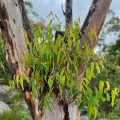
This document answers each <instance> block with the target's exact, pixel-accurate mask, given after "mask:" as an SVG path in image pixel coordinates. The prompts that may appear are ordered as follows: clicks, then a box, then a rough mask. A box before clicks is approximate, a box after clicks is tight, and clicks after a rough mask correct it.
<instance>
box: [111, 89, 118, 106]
mask: <svg viewBox="0 0 120 120" xmlns="http://www.w3.org/2000/svg"><path fill="white" fill-rule="evenodd" d="M118 92H119V90H118V89H117V88H115V89H113V90H112V92H111V95H112V101H111V105H112V107H113V106H114V103H115V97H116V95H117V94H118Z"/></svg>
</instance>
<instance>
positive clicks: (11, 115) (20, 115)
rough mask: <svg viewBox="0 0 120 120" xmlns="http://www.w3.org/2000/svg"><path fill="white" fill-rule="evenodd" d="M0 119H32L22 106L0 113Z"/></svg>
mask: <svg viewBox="0 0 120 120" xmlns="http://www.w3.org/2000/svg"><path fill="white" fill-rule="evenodd" d="M0 120H32V118H31V117H30V115H29V114H28V113H27V112H26V111H25V110H24V109H23V108H21V107H17V108H15V109H13V110H12V111H10V112H4V113H3V114H2V115H0Z"/></svg>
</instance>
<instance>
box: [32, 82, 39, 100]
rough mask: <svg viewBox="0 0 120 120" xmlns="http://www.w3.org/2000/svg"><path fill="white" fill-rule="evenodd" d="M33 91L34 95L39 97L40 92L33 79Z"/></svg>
mask: <svg viewBox="0 0 120 120" xmlns="http://www.w3.org/2000/svg"><path fill="white" fill-rule="evenodd" d="M32 92H33V95H34V96H35V97H36V98H38V92H37V88H36V85H35V82H34V81H32Z"/></svg>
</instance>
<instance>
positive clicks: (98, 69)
mask: <svg viewBox="0 0 120 120" xmlns="http://www.w3.org/2000/svg"><path fill="white" fill-rule="evenodd" d="M95 64H96V69H97V72H98V73H100V67H99V65H98V63H97V62H95Z"/></svg>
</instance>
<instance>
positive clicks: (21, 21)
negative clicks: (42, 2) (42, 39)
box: [0, 0, 111, 120]
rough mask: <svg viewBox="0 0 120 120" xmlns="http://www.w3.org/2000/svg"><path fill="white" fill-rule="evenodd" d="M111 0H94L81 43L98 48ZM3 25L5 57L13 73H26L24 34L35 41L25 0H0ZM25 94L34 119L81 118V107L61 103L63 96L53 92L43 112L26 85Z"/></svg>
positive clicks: (79, 75)
mask: <svg viewBox="0 0 120 120" xmlns="http://www.w3.org/2000/svg"><path fill="white" fill-rule="evenodd" d="M66 2H70V6H67V7H66V8H70V9H69V10H68V11H67V9H66V13H68V15H66V21H67V22H70V23H71V22H72V17H71V16H72V10H71V3H72V0H67V1H66ZM110 3H111V0H93V2H92V5H91V7H90V11H89V13H88V15H87V17H86V20H85V23H84V25H83V27H82V36H81V45H84V42H85V41H86V43H88V45H89V47H91V48H94V47H95V45H96V42H97V37H98V36H99V33H100V31H101V27H102V25H103V23H104V19H105V17H106V14H107V11H108V9H109V6H110ZM68 20H70V21H68ZM0 27H1V31H2V37H3V39H4V41H5V49H6V60H7V63H8V65H9V68H10V69H11V71H12V73H13V74H15V73H16V72H19V74H21V75H25V74H26V69H25V64H24V63H23V58H24V56H25V52H28V49H27V45H26V44H25V41H24V38H25V36H24V35H25V34H27V36H28V39H29V41H32V39H33V36H32V34H31V29H30V25H29V22H28V18H27V15H26V12H25V7H24V4H23V2H22V0H0ZM93 28H94V29H95V31H96V33H97V34H96V36H94V41H93V42H89V41H90V40H89V37H88V32H89V31H91V29H93ZM80 47H81V46H80ZM84 72H85V68H84V66H82V67H80V68H79V74H78V76H77V79H80V78H81V77H82V76H83V75H84ZM23 94H24V98H25V100H26V102H27V104H28V106H29V110H30V111H31V115H32V117H33V119H34V120H80V110H79V109H77V107H76V106H74V105H73V104H74V103H72V104H70V105H67V104H61V103H60V99H59V98H58V97H57V96H56V95H54V94H53V96H52V108H51V111H49V110H47V109H46V110H45V112H44V114H43V115H42V114H41V110H40V109H39V108H40V107H39V100H38V99H36V98H35V97H34V96H33V95H32V92H31V91H30V90H29V89H28V86H27V85H26V86H25V91H23Z"/></svg>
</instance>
